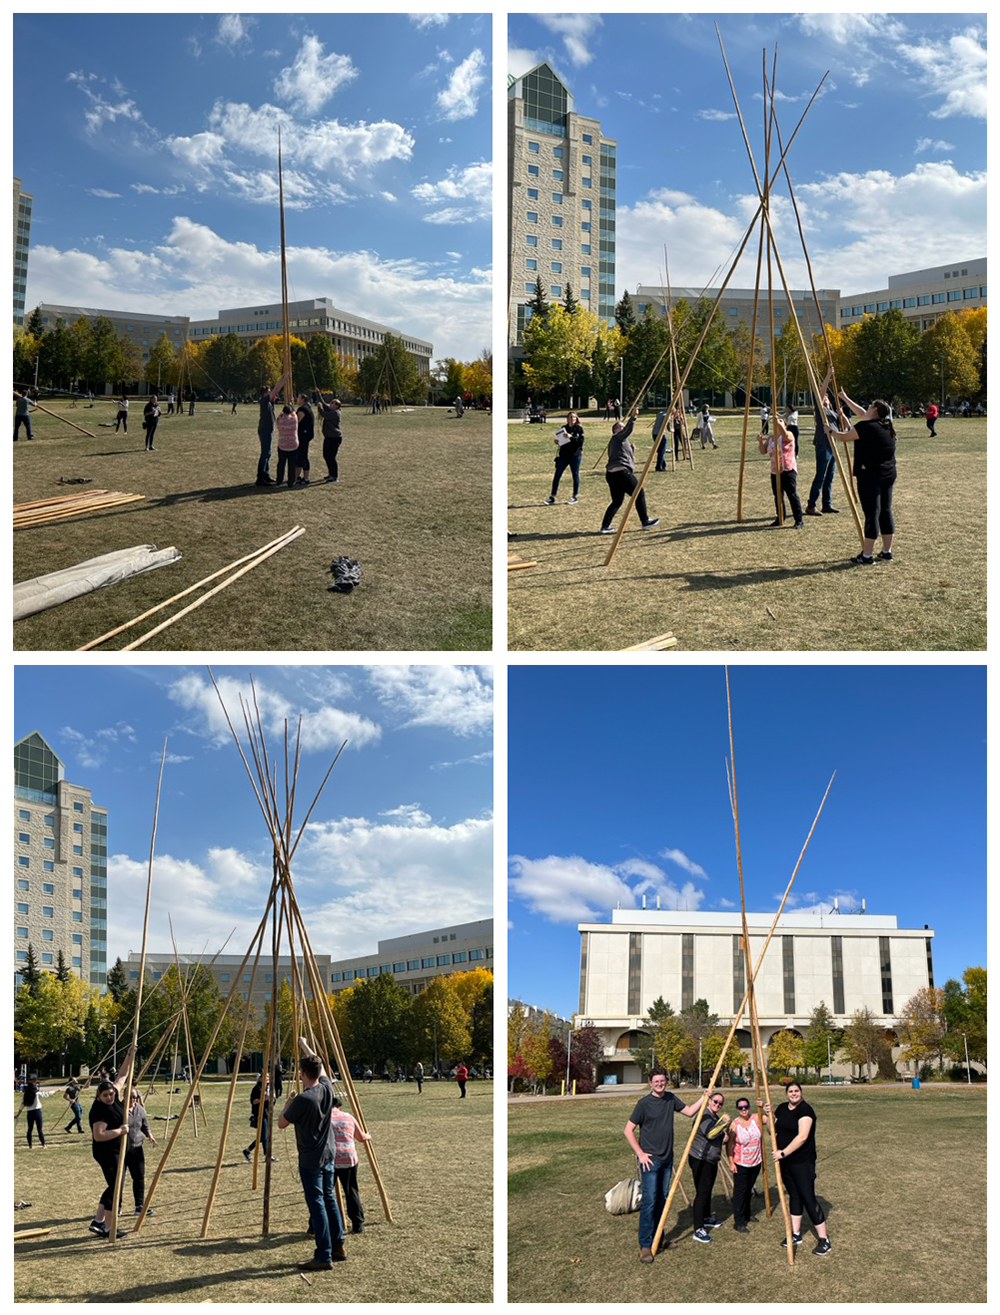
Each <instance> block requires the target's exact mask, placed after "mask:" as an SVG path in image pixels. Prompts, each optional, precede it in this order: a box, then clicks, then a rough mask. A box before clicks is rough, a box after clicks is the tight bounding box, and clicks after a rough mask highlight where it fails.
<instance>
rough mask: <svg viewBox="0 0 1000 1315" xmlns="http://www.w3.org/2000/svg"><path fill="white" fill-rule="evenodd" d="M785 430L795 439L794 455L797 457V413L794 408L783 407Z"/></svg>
mask: <svg viewBox="0 0 1000 1315" xmlns="http://www.w3.org/2000/svg"><path fill="white" fill-rule="evenodd" d="M785 428H786V429H787V430H788V432H789V433H790V434H791V436H792V438H794V439H795V455H796V457H798V455H799V413H798V410H797V409H796V408H795V407H794V406H786V407H785Z"/></svg>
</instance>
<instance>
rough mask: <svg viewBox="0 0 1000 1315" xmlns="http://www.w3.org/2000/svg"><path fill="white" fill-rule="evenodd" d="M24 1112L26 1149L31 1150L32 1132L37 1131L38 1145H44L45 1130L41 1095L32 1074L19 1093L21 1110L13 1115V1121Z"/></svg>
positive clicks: (35, 1077)
mask: <svg viewBox="0 0 1000 1315" xmlns="http://www.w3.org/2000/svg"><path fill="white" fill-rule="evenodd" d="M22 1110H24V1111H26V1112H27V1115H28V1149H29V1150H30V1149H31V1146H32V1141H31V1134H32V1131H37V1133H38V1141H39V1143H40V1145H42V1146H44V1145H45V1128H44V1127H43V1122H42V1095H41V1092H40V1091H39V1089H38V1075H37V1073H32V1075H31V1077H30V1078H28V1080H27V1082H26V1083H25V1084H24V1091H23V1092H22V1093H21V1109H19V1110H18V1111H17V1113H16V1114H15V1116H14V1117H15V1119H19V1118H20V1117H21V1111H22Z"/></svg>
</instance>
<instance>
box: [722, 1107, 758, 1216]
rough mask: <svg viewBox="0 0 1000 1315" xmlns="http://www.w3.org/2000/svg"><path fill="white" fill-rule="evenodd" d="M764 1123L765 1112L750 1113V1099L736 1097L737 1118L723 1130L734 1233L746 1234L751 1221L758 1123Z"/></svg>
mask: <svg viewBox="0 0 1000 1315" xmlns="http://www.w3.org/2000/svg"><path fill="white" fill-rule="evenodd" d="M757 1104H758V1106H759V1107H760V1109H761V1110H763V1108H764V1102H763V1101H762V1100H759V1101H758V1102H757ZM766 1122H767V1117H766V1116H765V1115H764V1114H751V1113H750V1101H749V1099H748V1098H747V1097H746V1096H739V1097H737V1100H736V1118H735V1119H733V1121H732V1123H730V1125H729V1129H728V1131H727V1133H726V1154H727V1156H728V1157H729V1168H730V1169H731V1170H732V1174H733V1227H734V1228H735V1229H736V1231H737V1233H749V1231H750V1230H749V1228H747V1224H749V1223H751V1222H753V1221H752V1220H751V1218H750V1201H751V1199H752V1197H753V1185H754V1183H755V1182H756V1181H757V1175H758V1174H759V1173H760V1167H761V1153H760V1148H761V1141H762V1138H763V1131H762V1128H761V1124H762V1123H766Z"/></svg>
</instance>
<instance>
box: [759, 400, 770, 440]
mask: <svg viewBox="0 0 1000 1315" xmlns="http://www.w3.org/2000/svg"><path fill="white" fill-rule="evenodd" d="M767 419H768V415H767V404H766V403H765V402H761V404H760V432H761V433H762V434H766V433H767Z"/></svg>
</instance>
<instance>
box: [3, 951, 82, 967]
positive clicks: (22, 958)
mask: <svg viewBox="0 0 1000 1315" xmlns="http://www.w3.org/2000/svg"><path fill="white" fill-rule="evenodd" d="M17 962H18V963H27V962H28V951H27V950H18V952H17ZM50 963H55V955H53V954H43V955H42V966H43V967H44V966H45V965H46V964H50ZM73 967H74V968H82V967H83V959H82V958H81V956H80V955H79V954H74V955H73Z"/></svg>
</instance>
